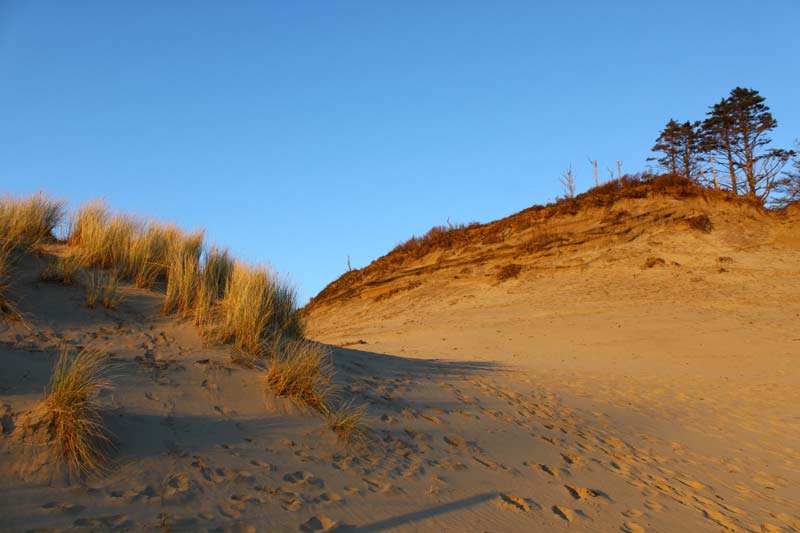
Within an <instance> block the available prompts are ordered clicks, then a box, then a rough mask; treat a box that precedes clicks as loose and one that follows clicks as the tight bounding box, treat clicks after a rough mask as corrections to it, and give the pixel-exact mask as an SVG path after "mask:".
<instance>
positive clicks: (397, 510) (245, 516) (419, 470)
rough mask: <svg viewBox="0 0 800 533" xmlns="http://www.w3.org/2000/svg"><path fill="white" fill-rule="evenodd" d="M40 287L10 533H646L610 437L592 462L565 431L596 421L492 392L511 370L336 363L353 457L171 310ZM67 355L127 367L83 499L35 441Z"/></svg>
mask: <svg viewBox="0 0 800 533" xmlns="http://www.w3.org/2000/svg"><path fill="white" fill-rule="evenodd" d="M38 269H39V266H38V265H37V264H36V262H35V261H33V260H29V261H27V262H26V263H24V264H23V265H21V266H20V268H19V269H18V270H17V272H16V275H15V276H14V278H13V284H12V289H13V291H14V292H15V293H16V294H17V295H18V296H19V297H20V301H21V303H20V308H21V311H22V312H23V313H24V315H25V317H26V322H25V323H20V322H4V323H3V324H2V326H1V327H0V342H2V344H0V421H1V422H2V435H0V529H2V530H5V531H27V530H81V531H84V530H96V531H107V530H119V531H143V530H153V531H161V530H173V531H197V530H221V531H226V530H228V531H322V530H339V531H389V530H392V531H395V530H396V531H417V530H420V529H425V530H428V529H440V530H459V531H527V530H531V529H533V530H537V529H538V530H554V529H559V528H566V527H568V526H569V524H570V523H591V524H594V525H595V526H596V527H600V528H604V529H617V528H619V527H626V528H628V529H630V530H636V526H635V524H634V523H633V522H635V521H636V519H638V518H640V516H641V515H640V514H639V513H640V511H639V510H637V509H638V507H641V508H642V509H644V507H643V506H644V500H642V501H641V502H639V503H641V505H638V507H637V508H636V509H634V508H631V504H630V503H629V502H634V501H637V500H635V496H636V494H638V492H637V490H635V489H634V488H632V487H630V486H629V485H627V483H626V482H625V479H624V478H623V477H617V476H614V475H608V474H607V473H606V470H605V467H604V466H602V465H604V464H605V463H597V464H594V463H593V462H592V461H593V459H592V458H593V457H597V458H598V460H601V461H605V456H604V455H603V453H604V452H602V451H601V449H602V448H604V447H606V446H610V444H607V443H605V442H606V440H607V441H608V442H612V441H611V440H610V439H612V437H611V436H610V434H608V435H607V434H604V433H601V432H599V431H597V430H595V429H592V430H591V436H592V439H595V440H594V441H592V442H594V444H593V445H592V446H593V447H594V451H593V452H592V453H590V452H589V451H586V450H585V449H584V448H583V447H585V446H589V443H588V442H583V441H582V440H579V439H578V438H577V437H576V435H575V434H573V433H569V431H572V429H573V428H581V427H583V425H584V424H586V422H585V421H583V420H584V419H583V418H581V417H584V416H587V415H586V414H581V413H580V412H578V411H576V410H575V409H574V408H573V407H569V406H567V405H566V404H564V403H563V402H562V400H561V399H560V398H558V397H556V396H554V395H552V394H550V393H546V392H541V393H540V392H536V393H535V394H534V395H531V394H530V393H529V391H528V390H526V389H525V388H523V389H521V390H520V392H515V391H514V390H513V389H512V388H509V387H503V388H498V386H497V385H496V384H497V383H505V382H508V383H511V378H512V376H511V375H510V374H509V373H508V370H506V368H505V367H504V365H499V364H494V363H480V362H463V361H456V360H452V361H430V360H424V359H418V358H405V357H403V358H401V357H391V356H385V355H377V354H371V353H368V352H363V351H354V350H348V349H337V350H335V351H334V353H333V357H334V362H335V366H336V370H337V376H338V378H337V379H338V380H339V382H340V384H341V385H342V387H344V391H345V393H346V394H347V395H351V396H352V397H353V398H354V399H355V400H357V401H362V402H367V403H368V404H369V424H370V425H371V426H372V427H373V428H374V434H373V438H372V439H371V441H369V442H368V444H367V445H365V446H355V447H349V448H348V447H345V446H344V445H342V444H341V443H340V442H338V441H337V438H336V436H335V435H334V434H333V433H332V432H330V431H329V430H328V429H327V428H326V427H325V426H324V423H323V422H322V420H320V419H319V418H318V417H316V416H313V415H311V414H304V413H300V412H298V411H297V410H296V409H295V408H294V407H293V406H292V405H291V404H288V403H286V402H283V401H282V400H280V399H277V398H274V397H271V396H269V395H265V393H264V392H263V386H262V384H261V376H260V373H259V372H258V371H256V370H254V369H248V368H241V367H238V366H235V365H233V364H231V362H230V359H231V357H230V356H231V352H230V350H229V348H227V347H214V346H210V347H209V346H204V345H203V343H202V342H201V341H200V339H199V338H198V337H197V334H196V332H195V329H194V327H193V326H192V325H191V324H189V323H180V322H176V321H174V320H173V319H172V318H171V317H164V316H162V315H161V314H160V313H159V310H158V308H159V306H160V304H161V300H162V297H161V296H160V295H159V294H157V293H154V292H148V291H144V290H140V289H136V288H134V287H131V286H123V287H122V292H123V294H124V297H125V299H124V301H123V302H122V303H121V304H120V305H119V307H118V308H117V309H116V310H113V311H106V310H103V309H87V308H86V307H85V306H84V304H83V299H84V293H83V290H82V289H80V288H77V287H63V286H60V285H54V284H51V283H43V282H40V281H38V273H37V272H38ZM60 343H68V344H69V345H70V346H72V347H74V348H78V347H80V346H87V345H88V346H92V347H93V348H95V349H99V350H103V351H106V352H107V353H108V354H109V357H110V359H111V361H112V362H113V363H114V364H115V366H116V370H115V376H114V382H115V388H114V389H113V390H109V391H107V392H106V393H105V394H104V396H103V397H104V399H105V401H106V403H107V406H108V412H107V415H106V417H105V422H106V424H107V425H108V427H109V428H110V429H111V431H113V433H114V434H115V435H116V438H117V441H118V449H117V450H116V452H114V453H113V455H112V457H113V459H114V464H113V465H112V466H111V468H110V469H109V471H108V472H107V473H106V474H105V475H103V476H100V477H98V478H92V479H88V480H86V481H85V482H83V483H78V482H74V481H73V482H72V483H70V482H69V481H68V480H67V479H66V478H65V477H64V475H63V474H61V473H58V472H57V471H54V470H53V469H52V465H50V464H47V463H46V462H45V459H46V454H44V453H43V451H44V450H45V449H46V447H43V446H40V444H41V443H38V442H32V440H31V437H32V436H31V434H30V432H29V428H28V427H27V426H26V424H25V420H26V416H27V412H28V411H29V410H30V409H31V408H32V407H33V406H34V405H35V403H36V402H37V401H38V400H39V399H40V398H41V396H42V391H43V389H44V387H45V385H46V383H47V380H48V378H49V372H50V368H51V367H52V364H53V361H54V358H55V354H56V349H57V346H58V345H59V344H60ZM528 389H530V387H529V386H528ZM586 427H593V426H586ZM565 431H567V432H565ZM603 439H605V440H603ZM613 442H616V441H613ZM592 454H596V455H592ZM626 454H627V455H630V452H626ZM641 512H643V511H641ZM626 523H627V525H625V524H626Z"/></svg>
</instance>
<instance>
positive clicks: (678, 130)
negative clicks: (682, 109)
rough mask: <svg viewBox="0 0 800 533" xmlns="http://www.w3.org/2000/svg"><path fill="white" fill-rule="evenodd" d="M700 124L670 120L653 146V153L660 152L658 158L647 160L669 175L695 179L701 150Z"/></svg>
mask: <svg viewBox="0 0 800 533" xmlns="http://www.w3.org/2000/svg"><path fill="white" fill-rule="evenodd" d="M699 129H700V123H699V122H689V121H686V122H684V123H682V124H681V123H678V122H676V121H675V120H674V119H670V121H669V122H667V125H666V126H665V127H664V129H663V130H662V131H661V134H660V135H659V136H658V139H656V144H655V145H653V148H652V151H653V152H661V153H662V154H663V155H662V156H661V157H658V158H652V157H651V158H649V159H648V160H649V161H653V160H655V161H657V162H658V164H659V166H661V168H663V169H664V170H666V171H667V172H669V173H671V174H676V175H680V176H685V177H687V178H689V179H697V174H698V171H699V167H700V162H701V153H702V148H703V143H702V138H701V134H700V131H699Z"/></svg>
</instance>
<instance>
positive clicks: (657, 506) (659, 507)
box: [644, 500, 664, 512]
mask: <svg viewBox="0 0 800 533" xmlns="http://www.w3.org/2000/svg"><path fill="white" fill-rule="evenodd" d="M644 506H645V507H647V508H648V509H650V510H651V511H656V512H658V511H663V510H664V506H663V505H661V504H660V503H658V502H656V501H653V500H647V501H646V502H644Z"/></svg>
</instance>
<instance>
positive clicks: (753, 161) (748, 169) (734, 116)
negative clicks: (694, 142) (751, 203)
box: [702, 87, 794, 202]
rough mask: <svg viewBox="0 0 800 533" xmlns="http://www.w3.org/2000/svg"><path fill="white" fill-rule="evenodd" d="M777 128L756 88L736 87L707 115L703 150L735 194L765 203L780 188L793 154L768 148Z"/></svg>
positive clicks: (703, 127) (704, 126)
mask: <svg viewBox="0 0 800 533" xmlns="http://www.w3.org/2000/svg"><path fill="white" fill-rule="evenodd" d="M777 126H778V121H777V120H775V118H773V116H772V113H770V111H769V107H767V105H766V104H765V103H764V97H763V96H761V95H760V94H759V93H758V91H756V90H755V89H744V88H742V87H736V88H735V89H733V90H732V91H731V92H730V95H729V96H728V97H727V98H724V99H722V100H721V101H720V102H719V103H717V104H714V106H713V107H712V108H711V110H710V111H709V112H708V116H707V118H706V119H705V121H704V122H703V126H702V131H703V149H704V150H705V151H707V152H710V153H711V154H713V155H714V157H715V158H716V161H719V162H720V163H721V165H722V167H723V168H724V171H725V172H726V173H727V177H728V180H729V183H730V188H731V190H732V191H733V192H734V193H736V194H739V193H740V191H741V192H744V193H745V194H747V195H750V196H752V197H754V198H758V199H759V200H761V201H762V202H765V201H767V200H768V198H769V196H770V194H771V193H772V192H773V190H774V189H775V187H776V186H777V185H778V182H779V179H778V178H779V177H780V175H781V171H782V169H783V167H784V165H785V164H786V163H787V162H788V161H789V159H790V158H791V157H792V155H793V154H794V152H793V151H791V150H783V149H776V148H769V144H770V143H771V142H772V139H770V137H769V133H770V132H771V131H772V130H773V129H775V128H776V127H777ZM740 177H741V178H742V180H741V182H740V181H739V178H740Z"/></svg>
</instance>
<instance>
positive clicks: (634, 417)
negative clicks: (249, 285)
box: [309, 198, 800, 532]
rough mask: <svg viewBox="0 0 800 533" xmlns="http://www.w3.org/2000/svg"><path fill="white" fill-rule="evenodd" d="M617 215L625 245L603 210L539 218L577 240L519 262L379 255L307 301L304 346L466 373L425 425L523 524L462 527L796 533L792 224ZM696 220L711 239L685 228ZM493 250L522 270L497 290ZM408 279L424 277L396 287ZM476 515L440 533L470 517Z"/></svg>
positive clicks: (451, 383) (650, 213)
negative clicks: (442, 410)
mask: <svg viewBox="0 0 800 533" xmlns="http://www.w3.org/2000/svg"><path fill="white" fill-rule="evenodd" d="M613 210H617V211H620V210H625V211H626V212H627V213H628V215H626V218H627V219H628V221H627V222H625V223H624V224H625V225H624V227H619V228H618V231H617V233H621V234H627V235H630V234H634V235H635V238H633V239H631V240H625V239H618V238H615V237H613V235H612V234H611V232H605V233H599V232H596V228H597V227H598V226H602V225H603V223H602V222H601V221H602V220H606V221H608V220H609V219H610V218H612V217H609V211H611V210H606V212H605V213H603V212H602V210H598V212H596V213H594V214H592V213H581V214H579V215H577V216H574V215H567V216H564V217H555V218H553V219H550V220H549V221H548V222H547V224H548V225H549V230H550V231H551V232H553V233H554V234H556V235H558V234H560V233H565V232H567V231H569V232H570V233H571V238H572V239H577V240H584V241H585V242H584V243H583V244H582V245H581V246H569V243H568V242H566V241H564V242H563V244H556V245H554V246H551V247H547V248H545V249H543V250H538V251H536V252H533V253H527V254H524V253H520V252H519V246H520V243H524V242H525V240H526V239H527V237H526V236H524V235H519V234H517V235H512V236H511V238H510V239H508V241H507V242H506V243H505V246H506V251H503V250H501V251H500V252H498V253H494V254H492V253H490V252H489V251H487V248H490V247H489V246H481V245H474V246H473V249H472V250H470V249H469V248H470V244H467V245H466V247H465V246H461V247H459V248H457V249H445V250H441V249H439V250H434V251H433V252H431V253H430V254H427V255H426V256H424V257H421V258H412V259H405V260H400V259H396V258H393V257H392V254H390V255H389V256H387V257H386V258H383V259H382V260H380V261H379V263H380V262H381V261H383V262H385V263H390V264H391V263H393V264H395V265H399V266H396V267H395V268H393V269H385V268H375V266H372V267H368V268H367V269H365V271H363V272H362V273H361V274H362V277H363V280H362V281H361V282H357V283H353V284H352V285H350V286H349V287H347V289H346V291H345V292H344V293H343V292H338V294H337V292H336V291H330V290H329V291H328V294H329V295H330V296H329V298H330V299H327V300H326V299H324V298H323V299H320V298H318V300H317V302H316V303H315V304H313V305H312V306H311V309H310V311H309V314H310V324H311V330H312V335H313V336H314V337H315V338H317V339H319V340H322V341H324V342H329V343H331V344H349V342H352V340H353V339H356V340H360V341H362V342H365V343H366V344H358V345H354V346H352V347H353V348H359V349H361V348H363V349H365V350H369V351H370V352H374V353H386V354H393V355H398V356H401V357H404V358H412V359H415V358H420V359H424V360H430V359H435V360H436V361H437V363H438V364H441V365H447V364H455V365H461V364H465V363H464V362H469V363H468V364H471V365H478V364H479V366H473V368H474V369H475V370H474V371H472V372H469V373H468V374H467V373H463V374H462V375H460V376H459V377H458V378H450V379H447V380H439V382H438V384H437V385H438V387H439V389H440V391H441V392H440V393H439V394H440V396H441V397H444V396H450V397H451V399H450V401H452V402H453V403H448V406H447V408H446V411H447V414H445V415H442V414H437V418H438V419H439V420H440V421H441V423H442V424H443V425H451V424H452V425H453V426H454V427H456V428H458V429H459V431H458V432H455V433H454V436H453V437H452V440H453V442H455V443H465V444H461V445H457V446H456V445H452V444H451V448H452V449H453V450H458V451H459V452H462V453H463V456H462V457H465V459H466V460H464V461H463V463H464V465H465V466H468V467H469V468H470V469H475V467H476V466H477V473H478V474H479V475H480V476H481V479H480V481H478V480H475V479H473V480H472V481H470V482H469V483H470V484H469V485H467V486H468V487H470V488H472V489H473V490H475V488H476V487H494V488H495V490H496V491H497V492H498V493H499V494H501V499H500V500H499V501H498V504H499V506H500V508H501V509H504V510H508V511H512V512H516V513H517V514H519V515H521V516H525V518H524V519H521V520H522V521H519V522H514V523H513V524H512V523H506V522H499V520H501V519H500V518H499V517H498V519H497V520H498V525H497V526H492V525H487V526H480V527H476V528H474V529H472V530H479V529H480V528H481V527H484V528H485V529H488V530H492V529H494V530H502V529H504V528H509V529H511V530H520V531H522V530H550V529H556V528H557V527H558V525H559V524H561V525H566V524H567V523H569V524H570V525H571V527H572V528H573V529H574V528H578V529H580V530H586V531H614V530H620V531H681V530H683V531H756V532H758V531H796V530H798V529H800V513H798V509H800V489H799V488H800V448H798V446H797V443H798V442H800V392H798V391H800V372H798V370H797V363H798V357H800V337H798V332H799V331H800V266H799V265H800V231H798V229H799V228H798V226H797V223H796V220H794V219H792V218H791V216H784V215H781V216H778V215H775V214H773V213H764V212H762V211H758V210H750V209H747V208H742V207H735V206H732V205H729V204H723V203H720V202H713V201H712V202H708V201H705V200H701V201H683V200H680V201H678V200H675V199H672V198H666V199H663V198H660V199H657V200H655V201H654V200H652V199H648V200H629V201H626V202H624V203H623V204H622V205H619V204H617V205H616V206H615V207H614V208H613ZM665 213H671V217H670V218H669V219H668V222H666V223H664V222H660V221H659V217H663V215H664V214H665ZM698 215H703V216H707V217H708V218H709V219H710V220H711V221H712V224H713V229H712V230H711V231H704V230H698V229H692V228H691V227H690V226H689V225H687V224H685V223H684V222H682V220H685V219H686V218H688V217H691V216H698ZM661 220H664V219H663V218H661ZM634 232H635V233H634ZM590 233H596V236H589V234H590ZM504 253H505V254H512V255H513V254H516V255H515V259H514V260H515V261H516V262H517V263H518V264H520V265H522V268H521V271H520V272H519V274H518V276H517V277H516V278H512V279H508V280H505V281H502V282H501V281H498V279H497V276H496V273H497V272H498V271H499V270H500V269H501V268H502V266H503V265H504V264H506V263H507V261H508V258H507V256H504ZM465 264H468V266H467V267H465V266H464V265H465ZM420 269H425V271H426V272H425V275H423V276H418V275H417V272H419V270H420ZM409 280H420V281H421V283H419V284H418V286H417V287H414V288H412V289H408V290H399V291H398V290H394V289H396V288H397V287H407V286H408V283H409ZM332 287H333V288H334V289H336V287H335V286H332ZM382 294H383V295H385V294H388V295H389V296H381V295H382ZM324 295H325V293H323V296H324ZM478 369H479V370H478ZM454 414H458V416H459V417H463V418H464V419H465V420H464V421H462V422H460V423H459V422H457V421H455V420H452V415H454ZM445 431H448V430H445ZM449 431H452V430H449ZM445 442H446V443H448V441H445ZM469 443H472V444H469ZM470 459H471V461H470ZM504 475H505V476H508V481H507V482H506V483H505V484H504V483H503V481H502V478H503V476H504ZM475 512H476V513H477V514H481V513H479V512H478V511H475ZM470 514H471V511H467V510H462V511H459V512H456V513H453V515H452V516H450V517H448V519H447V520H448V521H444V520H443V522H442V524H470V525H471V524H473V522H472V520H473V518H466V516H468V515H470ZM458 515H463V517H462V518H461V520H463V522H461V521H460V519H459V517H458ZM482 516H488V515H482ZM548 521H550V522H548ZM499 524H503V525H499ZM506 524H507V525H506ZM445 527H446V526H445ZM452 527H457V526H452ZM470 527H471V526H470Z"/></svg>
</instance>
